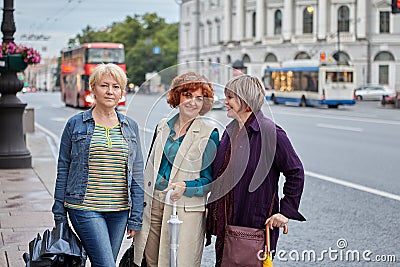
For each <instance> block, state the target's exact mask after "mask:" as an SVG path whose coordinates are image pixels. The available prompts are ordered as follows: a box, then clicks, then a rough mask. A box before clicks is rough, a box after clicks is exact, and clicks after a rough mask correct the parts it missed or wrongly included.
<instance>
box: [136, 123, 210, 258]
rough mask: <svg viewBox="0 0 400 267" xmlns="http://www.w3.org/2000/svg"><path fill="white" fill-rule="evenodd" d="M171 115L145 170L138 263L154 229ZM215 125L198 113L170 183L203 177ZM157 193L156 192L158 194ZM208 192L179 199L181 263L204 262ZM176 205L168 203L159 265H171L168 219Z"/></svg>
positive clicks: (181, 150)
mask: <svg viewBox="0 0 400 267" xmlns="http://www.w3.org/2000/svg"><path fill="white" fill-rule="evenodd" d="M167 121H168V120H167V119H164V120H162V121H160V123H159V124H158V127H157V137H156V139H155V141H154V144H153V149H152V151H151V152H150V157H149V160H148V162H147V165H146V168H145V171H144V186H145V188H144V190H145V195H144V201H145V207H144V211H143V226H142V230H141V231H140V232H139V233H137V234H136V235H135V253H134V257H135V260H134V261H135V264H137V265H139V266H140V263H141V261H142V258H143V253H144V248H145V246H146V242H147V237H148V234H149V231H150V221H151V206H152V200H153V194H154V184H155V181H156V178H157V173H158V170H159V168H160V164H161V159H162V153H163V149H164V146H165V143H166V141H167V138H168V136H169V134H170V128H169V127H168V125H167ZM213 129H214V127H212V126H211V125H208V124H206V123H205V122H204V121H203V119H202V118H201V117H197V118H196V119H195V120H194V121H193V123H192V125H191V126H190V128H189V130H188V132H187V133H186V136H185V138H184V139H183V141H182V143H181V145H180V147H179V150H178V152H177V154H176V157H175V160H174V162H173V166H172V170H171V175H170V178H169V183H172V182H178V181H190V180H194V179H197V178H199V177H200V171H201V168H202V158H203V153H204V150H205V148H206V145H207V143H208V140H209V138H210V135H211V133H212V131H213ZM154 197H156V196H154ZM205 204H206V196H203V197H192V198H189V197H186V196H182V198H181V199H180V200H179V201H178V202H177V212H178V216H179V219H180V220H181V221H183V223H182V224H181V225H180V232H179V248H178V266H200V263H201V257H202V253H203V247H204V233H205ZM171 213H172V207H171V206H170V205H165V207H164V215H163V223H162V227H161V237H160V250H159V256H158V266H169V257H170V245H169V244H170V241H169V233H168V223H167V221H168V220H169V219H170V216H171Z"/></svg>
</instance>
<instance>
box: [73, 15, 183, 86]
mask: <svg viewBox="0 0 400 267" xmlns="http://www.w3.org/2000/svg"><path fill="white" fill-rule="evenodd" d="M88 42H117V43H122V44H124V46H125V62H126V66H127V76H128V78H129V81H130V82H133V83H135V84H138V85H140V84H142V83H143V82H144V81H145V74H146V73H147V72H154V71H161V70H163V69H165V68H168V67H170V66H173V65H176V63H177V55H178V23H173V24H168V23H166V22H165V19H164V18H160V17H158V16H157V14H155V13H146V14H144V15H142V16H140V15H135V16H133V17H131V16H127V17H126V19H125V20H124V21H123V22H114V23H113V24H112V25H110V26H108V27H105V28H104V29H101V30H97V31H96V30H95V29H93V28H92V27H91V26H89V25H88V26H86V28H84V29H83V30H82V33H80V34H77V35H76V37H75V38H74V39H71V40H70V41H69V44H70V45H73V44H75V43H80V44H83V43H88ZM155 47H158V48H159V51H160V53H159V54H157V53H153V49H154V48H155ZM175 75H176V74H175Z"/></svg>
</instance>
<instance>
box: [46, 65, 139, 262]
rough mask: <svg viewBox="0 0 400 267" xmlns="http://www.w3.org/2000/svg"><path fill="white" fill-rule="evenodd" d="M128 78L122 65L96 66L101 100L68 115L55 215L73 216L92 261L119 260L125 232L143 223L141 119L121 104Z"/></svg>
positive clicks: (59, 218) (94, 81)
mask: <svg viewBox="0 0 400 267" xmlns="http://www.w3.org/2000/svg"><path fill="white" fill-rule="evenodd" d="M126 83H127V78H126V75H125V72H124V71H123V70H122V69H121V68H120V67H119V66H117V65H115V64H111V63H110V64H100V65H98V66H96V67H95V68H94V70H93V73H92V75H91V76H90V79H89V85H90V88H91V91H92V94H93V96H94V98H95V105H94V106H93V107H92V108H91V109H89V110H87V111H84V112H80V113H79V114H77V115H74V116H73V117H72V118H70V119H69V120H68V122H67V124H66V126H65V128H64V131H63V133H62V137H61V142H60V152H59V156H58V166H57V179H56V185H55V191H54V205H53V208H52V211H53V214H54V220H55V223H56V224H58V223H61V222H67V215H68V216H69V219H70V221H71V223H72V225H73V227H74V229H75V231H76V233H77V234H78V236H79V238H80V240H81V241H82V244H83V247H84V248H85V250H86V252H87V254H88V256H89V259H90V262H91V266H92V267H110V266H115V264H116V260H117V256H118V252H119V250H120V247H121V243H122V240H123V238H124V234H125V232H126V233H127V235H128V238H132V237H133V236H135V234H136V233H137V232H138V231H140V229H141V227H142V213H143V157H142V151H141V146H140V138H139V130H138V125H137V123H136V122H135V121H134V120H132V119H131V118H129V117H127V116H125V115H123V114H121V113H119V112H118V111H117V109H116V107H117V105H118V101H119V100H120V99H121V97H122V95H123V93H124V90H125V87H126ZM125 229H126V230H125Z"/></svg>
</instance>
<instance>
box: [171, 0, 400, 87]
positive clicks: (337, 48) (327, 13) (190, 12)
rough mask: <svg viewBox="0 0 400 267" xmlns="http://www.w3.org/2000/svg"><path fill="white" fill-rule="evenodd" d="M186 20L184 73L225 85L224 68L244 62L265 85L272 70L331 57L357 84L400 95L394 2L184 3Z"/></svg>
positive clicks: (399, 22)
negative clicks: (287, 63) (394, 90)
mask: <svg viewBox="0 0 400 267" xmlns="http://www.w3.org/2000/svg"><path fill="white" fill-rule="evenodd" d="M180 12H181V13H180V14H181V20H180V32H179V34H180V35H179V54H178V62H179V63H180V68H181V70H184V69H192V70H193V69H194V68H195V69H196V70H198V71H203V72H204V74H206V75H208V76H210V78H211V79H212V80H213V81H215V82H220V83H224V82H226V78H227V76H229V73H227V70H222V71H221V68H220V67H221V66H223V65H227V66H232V64H233V62H235V61H236V60H241V61H242V62H243V63H244V65H245V66H246V67H247V73H249V74H253V75H257V76H259V77H262V76H263V75H264V70H265V68H266V67H267V66H277V65H279V64H280V63H281V62H283V61H286V60H293V59H306V58H311V59H318V58H319V56H320V53H325V54H326V57H332V58H334V59H336V60H337V61H339V62H340V64H350V65H354V66H355V67H356V71H357V84H364V83H374V84H386V85H389V86H390V87H392V88H397V90H400V75H396V74H400V14H392V13H391V0H183V1H181V9H180ZM194 61H197V62H200V63H199V64H195V63H194ZM215 63H220V64H215ZM223 69H225V68H223ZM228 72H229V70H228Z"/></svg>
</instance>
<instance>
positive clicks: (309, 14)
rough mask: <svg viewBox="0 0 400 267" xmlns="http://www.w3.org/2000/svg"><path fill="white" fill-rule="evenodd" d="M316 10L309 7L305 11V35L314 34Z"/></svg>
mask: <svg viewBox="0 0 400 267" xmlns="http://www.w3.org/2000/svg"><path fill="white" fill-rule="evenodd" d="M313 15H314V9H313V8H312V7H311V6H309V7H306V8H305V9H304V10H303V33H312V32H313Z"/></svg>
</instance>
